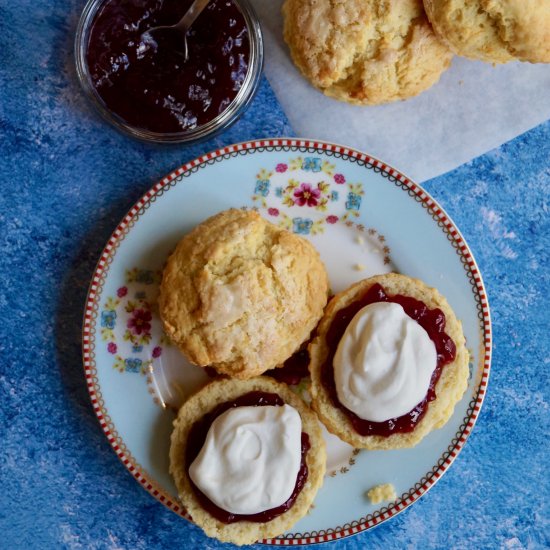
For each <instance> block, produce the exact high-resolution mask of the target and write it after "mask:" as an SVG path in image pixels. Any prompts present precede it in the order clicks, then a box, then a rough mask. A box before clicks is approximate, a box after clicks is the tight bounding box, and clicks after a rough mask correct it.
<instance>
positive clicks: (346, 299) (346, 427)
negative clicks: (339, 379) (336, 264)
mask: <svg viewBox="0 0 550 550" xmlns="http://www.w3.org/2000/svg"><path fill="white" fill-rule="evenodd" d="M375 283H379V284H380V285H382V287H383V288H384V290H385V291H386V292H387V293H388V294H389V295H395V294H403V295H405V296H410V297H412V298H416V299H418V300H422V301H423V302H424V303H425V304H426V305H427V306H428V307H429V308H430V309H434V308H439V309H441V311H443V313H444V314H445V318H446V321H447V322H446V328H445V332H446V333H447V334H448V335H449V336H450V337H451V338H452V339H453V341H454V343H455V345H456V357H455V360H454V361H453V362H452V363H449V364H448V365H445V367H444V368H443V370H442V373H441V376H440V378H439V380H438V382H437V385H436V395H437V398H436V399H435V400H434V401H432V402H431V403H430V405H429V407H428V410H427V412H426V414H425V415H424V418H422V420H421V421H420V422H419V423H418V424H417V426H416V428H415V429H414V430H413V431H412V432H410V433H403V434H392V435H390V436H389V437H383V436H361V435H359V434H358V433H357V432H356V431H355V430H354V428H353V426H352V425H351V423H350V421H349V420H348V418H347V416H346V415H345V414H344V413H343V412H342V411H341V410H340V409H337V408H336V407H334V406H333V405H332V401H331V399H330V397H329V395H328V393H327V391H326V389H325V388H324V386H323V385H322V384H321V367H322V365H323V363H324V361H325V358H326V357H327V355H328V347H327V345H326V343H325V336H326V333H327V331H328V329H329V327H330V324H331V322H332V320H333V319H334V316H335V314H336V312H337V311H339V310H340V309H342V308H344V307H346V306H348V305H350V304H351V303H352V302H354V301H355V300H356V299H357V298H358V297H359V296H360V295H362V294H364V293H365V292H366V291H367V290H368V289H369V288H370V287H371V286H372V285H373V284H375ZM309 353H310V357H311V362H310V373H311V396H312V407H313V409H314V410H315V411H316V412H317V414H318V415H319V418H320V419H321V421H322V422H323V424H325V426H326V427H327V429H328V430H329V431H330V432H332V433H333V434H335V435H337V436H338V437H339V438H340V439H342V440H343V441H346V442H347V443H349V444H350V445H353V446H354V447H357V448H364V449H400V448H406V447H413V446H414V445H416V444H417V443H418V442H419V441H420V440H421V439H422V438H423V437H424V436H425V435H427V434H428V433H429V432H431V431H432V430H433V429H435V428H441V427H442V426H443V425H444V424H445V423H446V422H447V420H449V418H450V417H451V415H452V414H453V410H454V407H455V405H456V403H458V401H460V399H461V398H462V396H463V395H464V392H465V391H466V387H467V385H468V373H469V371H468V362H469V355H468V351H467V350H466V345H465V340H464V334H463V332H462V325H461V323H460V321H458V320H457V318H456V316H455V314H454V312H453V310H452V309H451V307H450V306H449V304H448V303H447V300H446V299H445V298H444V297H443V296H441V294H439V292H438V291H437V290H435V289H434V288H430V287H428V286H426V285H425V284H424V283H423V282H422V281H420V280H418V279H413V278H411V277H406V276H405V275H398V274H396V273H389V274H387V275H377V276H375V277H371V278H370V279H364V280H363V281H360V282H358V283H356V284H354V285H353V286H351V287H350V288H348V289H347V290H345V291H343V292H341V293H339V294H337V295H336V296H334V297H333V298H332V300H331V301H330V302H329V304H328V306H327V308H326V310H325V315H324V316H323V318H322V319H321V322H320V323H319V326H318V329H317V336H316V337H315V338H314V340H313V341H312V343H311V344H310V346H309Z"/></svg>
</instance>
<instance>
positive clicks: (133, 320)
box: [126, 309, 152, 335]
mask: <svg viewBox="0 0 550 550" xmlns="http://www.w3.org/2000/svg"><path fill="white" fill-rule="evenodd" d="M151 319H152V316H151V312H150V311H147V310H145V309H135V310H134V312H133V314H132V317H130V319H128V323H127V325H126V326H127V327H128V328H129V329H130V331H131V332H132V333H133V334H137V335H140V334H142V333H144V334H149V333H150V332H151Z"/></svg>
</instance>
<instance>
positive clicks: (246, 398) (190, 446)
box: [185, 391, 310, 524]
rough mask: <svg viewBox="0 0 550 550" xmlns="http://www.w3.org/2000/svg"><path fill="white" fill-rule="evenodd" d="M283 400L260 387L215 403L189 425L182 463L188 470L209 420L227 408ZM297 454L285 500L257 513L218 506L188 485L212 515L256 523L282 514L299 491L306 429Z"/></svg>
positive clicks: (303, 475) (304, 475) (304, 465)
mask: <svg viewBox="0 0 550 550" xmlns="http://www.w3.org/2000/svg"><path fill="white" fill-rule="evenodd" d="M284 404H285V403H284V401H283V400H282V398H281V397H280V396H278V395H277V394H274V393H268V392H262V391H252V392H249V393H247V394H245V395H242V396H240V397H238V398H237V399H235V400H233V401H228V402H226V403H222V404H220V405H218V406H217V407H216V408H215V409H214V410H213V411H212V412H210V413H208V414H206V415H204V416H203V418H202V419H201V420H199V421H197V422H195V424H194V425H193V426H192V427H191V430H190V431H189V436H188V438H187V450H186V456H185V465H186V468H187V469H188V470H189V468H190V466H191V464H192V463H193V462H194V460H195V458H196V457H197V456H198V455H199V453H200V452H201V449H202V448H203V446H204V443H205V440H206V437H207V434H208V431H209V429H210V426H211V425H212V424H213V422H214V421H215V420H216V418H218V417H219V416H221V415H222V414H223V413H225V412H226V411H228V410H230V409H234V408H237V407H263V406H275V407H282V406H284ZM300 440H301V456H300V468H299V470H298V474H297V476H296V480H295V484H294V489H293V491H292V494H291V495H290V497H289V498H288V500H287V501H286V502H284V503H283V504H281V505H279V506H275V507H273V508H271V509H268V510H265V511H263V512H260V513H257V514H235V513H232V512H230V511H228V510H224V509H223V508H221V507H219V506H218V505H217V504H215V503H214V502H212V500H210V499H209V498H208V497H207V496H206V495H205V494H204V493H203V492H202V491H201V490H200V489H199V488H198V487H197V486H196V485H195V484H194V483H193V481H192V480H191V485H192V487H193V490H194V492H195V496H196V497H197V500H198V501H199V503H200V505H201V506H202V507H203V508H204V509H205V510H206V511H207V512H209V513H210V514H211V515H212V516H213V517H215V518H216V519H217V520H219V521H221V522H223V523H227V524H229V523H235V522H237V521H252V522H256V523H263V522H267V521H271V520H272V519H274V518H276V517H277V516H280V515H281V514H284V513H285V512H286V511H288V510H289V509H290V508H291V507H292V505H293V504H294V503H295V502H296V499H297V498H298V495H299V494H300V492H301V491H302V489H303V487H304V485H305V483H306V481H307V477H308V467H307V463H306V455H307V452H308V451H309V448H310V445H309V437H308V435H307V433H305V432H302V433H301V437H300Z"/></svg>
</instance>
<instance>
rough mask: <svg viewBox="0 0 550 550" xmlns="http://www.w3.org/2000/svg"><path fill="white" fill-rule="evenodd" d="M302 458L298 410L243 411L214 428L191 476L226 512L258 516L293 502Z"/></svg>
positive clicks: (224, 416)
mask: <svg viewBox="0 0 550 550" xmlns="http://www.w3.org/2000/svg"><path fill="white" fill-rule="evenodd" d="M301 452H302V420H301V418H300V415H299V413H298V411H297V410H296V409H294V408H293V407H291V406H290V405H283V406H282V407H276V406H265V407H237V408H233V409H229V410H228V411H226V412H225V413H223V414H221V415H220V416H218V418H216V419H215V420H214V422H212V425H211V426H210V429H209V430H208V434H207V436H206V440H205V442H204V445H203V447H202V449H201V451H200V452H199V454H198V455H197V458H195V460H194V461H193V463H192V464H191V466H190V467H189V476H190V477H191V479H192V480H193V483H194V484H195V485H196V486H197V487H198V488H199V489H200V490H201V491H202V492H203V493H204V494H205V495H206V496H207V497H208V498H209V499H210V500H211V501H212V502H213V503H214V504H216V505H217V506H219V507H220V508H222V509H223V510H226V511H227V512H230V513H232V514H258V513H260V512H264V511H265V510H270V509H271V508H276V507H277V506H280V505H281V504H284V503H285V502H286V501H287V500H288V499H289V498H290V496H291V495H292V492H293V491H294V487H295V485H296V478H297V476H298V471H299V469H300V462H301Z"/></svg>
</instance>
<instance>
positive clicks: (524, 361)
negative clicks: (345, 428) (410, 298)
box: [0, 0, 550, 549]
mask: <svg viewBox="0 0 550 550" xmlns="http://www.w3.org/2000/svg"><path fill="white" fill-rule="evenodd" d="M82 5H83V2H81V1H71V0H53V1H51V2H41V3H39V2H31V0H18V2H7V0H0V182H1V183H0V184H1V193H0V228H1V238H0V259H1V260H0V318H1V319H2V323H1V324H0V488H1V490H0V533H1V538H0V547H1V548H9V549H12V548H74V549H78V548H110V549H119V548H124V549H134V548H138V549H142V548H143V549H145V548H176V547H188V548H192V547H198V546H200V547H203V548H222V547H228V545H221V544H219V543H217V542H216V541H212V540H209V539H206V538H205V537H204V535H203V534H202V532H201V531H200V530H199V529H198V528H196V527H195V526H193V525H190V524H188V523H187V522H186V521H184V520H181V519H180V518H178V517H177V516H176V515H174V514H173V513H172V512H170V511H169V510H167V509H166V508H164V507H163V506H162V505H161V504H159V503H157V502H156V501H155V500H154V499H153V498H152V497H151V496H149V495H148V494H147V493H146V492H145V491H143V490H142V489H141V488H140V487H139V485H138V484H137V483H136V482H135V481H134V480H133V478H132V477H131V476H130V474H129V473H128V472H127V471H126V470H125V468H124V467H123V466H122V465H121V463H120V462H119V461H118V459H117V458H116V456H115V454H114V453H113V451H112V450H111V448H110V446H109V444H108V442H107V440H106V439H105V437H104V435H103V433H102V432H101V430H100V428H99V425H98V423H97V420H96V418H95V416H94V414H93V412H92V409H91V406H90V403H89V399H88V395H87V391H86V388H85V384H84V378H83V373H82V368H81V357H80V326H81V313H82V308H83V303H84V298H85V293H86V288H87V285H88V282H89V279H90V275H91V273H92V270H93V268H94V265H95V262H96V260H97V258H98V255H99V253H100V250H101V247H102V246H103V244H104V243H105V241H106V240H107V238H108V236H109V234H110V232H111V231H112V229H113V228H114V226H115V225H116V224H117V222H118V221H119V220H120V218H121V217H122V216H123V215H124V214H125V212H126V210H127V209H128V208H129V207H130V206H131V205H132V204H133V202H134V201H135V200H136V199H137V198H139V196H140V195H141V194H142V193H143V192H144V191H145V190H147V189H148V188H149V187H150V186H151V185H152V184H153V183H154V182H155V181H156V180H157V179H158V178H159V177H160V176H162V175H164V174H165V173H167V172H168V171H170V170H171V169H173V168H174V167H176V166H178V165H179V164H181V163H183V162H185V161H187V160H190V159H191V158H193V157H195V156H197V155H199V154H201V153H204V152H206V151H208V150H210V149H213V148H216V147H218V146H220V145H224V144H229V143H232V142H235V141H241V140H245V139H251V138H256V137H262V136H266V135H270V136H278V135H288V134H290V133H291V129H290V128H289V127H288V123H287V121H286V119H285V118H284V115H283V113H282V112H281V111H280V108H279V106H278V104H277V102H276V100H275V98H274V97H273V95H272V92H271V90H270V88H269V86H268V85H267V83H266V82H265V81H264V82H263V83H262V86H261V89H260V93H259V95H258V97H257V98H256V100H255V101H254V103H253V105H252V107H251V109H250V110H249V111H248V112H247V113H246V114H245V116H244V117H243V118H242V119H241V120H240V121H239V122H238V123H237V124H236V125H235V126H234V127H233V128H231V129H230V130H229V131H228V132H226V133H225V134H223V135H221V136H219V137H218V138H216V139H214V140H212V141H210V142H206V143H203V144H200V145H197V146H194V147H182V146H174V147H160V146H151V145H145V144H141V143H139V142H135V141H133V140H131V139H129V138H126V137H124V136H122V135H120V134H118V133H117V132H116V131H114V130H112V129H111V128H110V127H108V126H106V125H105V124H104V123H103V122H102V121H101V120H100V119H99V118H98V117H97V116H96V115H95V113H94V112H93V111H92V109H91V108H90V107H89V106H88V104H87V103H86V101H85V99H84V98H83V96H82V94H81V93H80V91H79V89H78V86H77V83H76V79H75V74H74V70H73V66H72V37H73V34H74V29H75V26H76V22H77V18H78V13H79V11H80V9H81V8H82ZM549 158H550V123H546V124H543V125H541V126H539V127H538V128H535V129H533V130H532V131H530V132H528V133H527V134H525V135H523V136H520V137H519V138H517V139H515V140H514V141H512V142H510V143H508V144H506V145H504V146H502V147H501V148H499V149H498V150H496V151H492V152H490V153H488V154H486V155H484V156H482V157H480V158H478V159H476V160H474V161H473V162H471V163H468V164H467V165H465V166H462V167H461V168H459V169H457V170H455V171H453V172H451V173H449V174H446V175H444V176H442V177H440V178H437V179H435V180H432V181H430V182H428V183H427V184H426V188H427V189H428V190H429V191H430V192H431V193H432V194H433V195H434V197H435V198H436V199H437V200H438V201H440V203H441V204H442V205H443V206H444V207H445V208H446V209H447V211H448V213H449V214H450V215H451V217H452V218H453V219H454V221H455V222H456V223H457V225H458V226H459V228H460V229H461V230H462V232H463V234H464V236H465V238H466V239H467V241H468V242H469V244H470V246H471V248H472V250H473V252H474V254H475V255H476V258H477V260H478V262H479V265H480V268H481V272H482V273H483V275H484V278H485V283H486V285H487V288H488V293H489V298H490V301H491V306H492V314H493V327H494V333H495V340H494V359H493V371H492V376H491V383H490V388H489V393H488V396H487V399H486V401H485V405H484V409H483V411H482V413H481V416H480V418H479V421H478V424H477V426H476V428H475V430H474V432H473V434H472V436H471V438H470V440H469V442H468V444H467V445H466V447H465V449H464V450H463V452H462V453H461V455H460V456H459V458H458V459H457V461H456V462H455V464H454V465H453V467H452V468H451V469H450V470H449V472H448V473H447V474H446V475H445V476H444V477H443V478H442V480H441V481H440V482H439V483H438V484H437V485H436V487H434V489H433V490H432V491H430V493H429V494H428V495H426V496H425V497H424V498H422V499H421V500H420V501H419V502H418V503H416V504H415V505H414V506H412V507H411V508H410V509H409V510H407V511H406V512H404V513H403V514H401V515H400V516H398V517H396V518H394V519H393V520H391V521H390V522H387V523H385V524H384V525H382V526H380V527H379V528H377V529H375V530H372V531H369V532H367V533H364V534H361V535H359V536H357V537H354V538H351V539H347V540H344V541H340V542H336V543H331V547H333V548H341V549H343V548H350V549H358V548H363V547H365V546H367V545H368V546H369V547H372V548H402V547H404V546H410V547H419V546H426V547H430V548H437V547H454V548H480V547H485V548H490V547H498V548H501V547H505V548H513V549H515V548H542V547H545V546H548V545H550V539H549V537H548V533H549V532H550V526H549V516H550V513H549V512H550V510H549V504H548V503H549V500H550V490H549V482H548V479H549V477H548V473H547V472H548V466H549V463H548V456H549V454H550V448H549V443H548V439H549V435H550V425H549V406H548V402H549V390H548V387H549V380H548V372H549V371H548V365H549V361H550V359H549V357H550V349H549V345H548V331H549V328H550V326H549V322H548V310H549V306H550V304H549V301H548V288H549V287H550V284H549V283H550V281H549V279H550V275H549V273H550V271H549V259H548V250H549V249H550V240H549V235H550V223H549V204H548V203H549V197H550V168H549Z"/></svg>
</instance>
